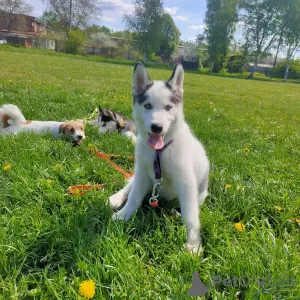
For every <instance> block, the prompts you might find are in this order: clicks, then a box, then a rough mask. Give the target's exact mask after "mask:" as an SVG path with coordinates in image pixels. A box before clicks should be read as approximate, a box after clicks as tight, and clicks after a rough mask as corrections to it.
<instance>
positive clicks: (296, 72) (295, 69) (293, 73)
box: [274, 59, 300, 79]
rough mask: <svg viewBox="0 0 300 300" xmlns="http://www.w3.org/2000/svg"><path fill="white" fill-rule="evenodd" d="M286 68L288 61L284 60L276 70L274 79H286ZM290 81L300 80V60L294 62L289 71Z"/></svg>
mask: <svg viewBox="0 0 300 300" xmlns="http://www.w3.org/2000/svg"><path fill="white" fill-rule="evenodd" d="M285 68H286V60H282V61H281V62H280V64H279V65H277V66H276V68H275V70H274V77H276V78H284V74H285ZM289 78H290V79H300V59H297V60H293V61H292V63H291V65H290V69H289Z"/></svg>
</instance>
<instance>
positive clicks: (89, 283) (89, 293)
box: [79, 280, 96, 299]
mask: <svg viewBox="0 0 300 300" xmlns="http://www.w3.org/2000/svg"><path fill="white" fill-rule="evenodd" d="M95 289H96V287H95V281H94V280H85V281H83V282H81V283H80V285H79V295H80V296H82V297H84V298H86V299H92V298H93V297H94V295H95Z"/></svg>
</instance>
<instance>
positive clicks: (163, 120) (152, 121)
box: [132, 63, 184, 149]
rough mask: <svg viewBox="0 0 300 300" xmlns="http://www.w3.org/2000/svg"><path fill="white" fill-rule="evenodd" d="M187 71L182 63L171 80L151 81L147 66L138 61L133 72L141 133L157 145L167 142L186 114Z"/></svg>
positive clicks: (134, 104)
mask: <svg viewBox="0 0 300 300" xmlns="http://www.w3.org/2000/svg"><path fill="white" fill-rule="evenodd" d="M183 79H184V71H183V68H182V65H181V64H178V65H177V66H176V67H175V69H174V71H173V74H172V76H171V78H170V79H169V80H168V81H151V80H150V78H149V75H148V73H147V72H146V70H145V67H144V66H143V65H142V64H141V63H138V64H137V65H136V66H135V68H134V72H133V78H132V94H133V113H134V118H135V121H136V123H137V129H138V131H139V132H138V134H140V135H141V136H142V137H144V138H147V143H148V145H149V146H151V147H152V148H154V149H161V148H162V147H163V146H164V136H165V135H171V131H172V128H173V125H174V124H175V122H176V121H177V120H178V119H180V118H183V109H182V98H183Z"/></svg>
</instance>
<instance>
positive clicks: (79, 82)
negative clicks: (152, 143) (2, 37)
mask: <svg viewBox="0 0 300 300" xmlns="http://www.w3.org/2000/svg"><path fill="white" fill-rule="evenodd" d="M0 67H1V71H0V105H2V104H4V103H14V104H16V105H18V106H19V107H20V108H21V109H22V111H23V113H24V115H25V116H26V118H27V119H29V120H30V119H37V120H68V119H75V118H84V117H87V116H89V115H90V114H91V112H92V111H93V110H94V109H95V107H96V106H97V105H98V104H101V105H102V106H107V107H109V108H111V109H114V110H119V111H121V112H122V113H124V114H125V115H127V116H131V75H132V71H133V69H132V66H126V65H117V64H109V63H103V62H102V63H100V62H93V61H88V60H84V59H79V58H78V57H72V56H68V55H47V53H45V54H43V53H39V52H38V51H34V52H30V51H27V52H21V51H14V52H12V51H9V50H5V49H2V50H1V49H0ZM148 71H149V74H150V77H151V78H154V79H167V78H168V77H169V76H170V75H171V72H170V71H169V70H161V69H155V68H153V69H152V68H149V69H148ZM184 89H185V98H184V102H185V115H186V120H187V122H188V123H189V124H190V126H191V128H192V130H193V132H194V134H195V135H196V136H197V137H198V138H199V139H200V140H201V141H202V143H203V144H204V146H205V148H206V150H207V153H208V157H209V159H210V161H211V166H212V168H211V173H210V184H209V191H210V196H209V197H208V198H207V200H206V202H205V204H204V205H203V206H202V208H201V222H202V239H203V245H204V251H203V253H202V254H201V255H200V256H199V257H194V256H191V255H190V254H189V253H187V252H186V251H185V228H184V226H182V224H181V222H180V220H179V219H178V218H172V217H171V216H170V214H169V213H168V210H167V209H165V210H153V209H151V208H149V207H147V206H145V207H143V208H142V209H140V210H139V211H138V213H137V214H136V216H135V218H134V219H133V220H132V221H130V222H128V223H122V222H121V223H114V222H112V221H111V220H110V219H111V214H112V212H111V211H110V209H109V207H108V206H107V199H108V197H109V195H111V194H112V193H114V192H115V191H117V190H118V189H119V188H121V187H122V186H123V184H124V178H123V176H122V175H121V174H119V173H118V172H116V171H115V170H114V169H113V168H111V167H110V166H109V165H108V164H107V163H105V162H104V161H102V160H100V159H98V158H97V156H96V155H95V154H94V153H89V151H88V150H89V146H90V147H91V145H89V144H92V145H93V147H95V148H97V149H99V150H101V151H102V152H105V153H116V154H122V155H124V156H125V155H132V154H133V153H134V145H133V144H132V143H130V142H129V141H128V140H127V139H125V138H123V137H121V136H120V135H118V134H111V135H102V136H98V135H97V129H95V128H92V127H87V128H86V134H87V139H86V141H85V142H84V144H83V145H82V146H80V147H77V148H72V147H71V145H70V144H69V143H66V142H64V141H61V140H56V139H54V138H53V137H52V136H50V135H45V136H35V135H28V134H27V135H19V136H15V137H5V138H4V137H0V149H1V152H0V184H1V189H0V209H1V217H0V299H5V300H6V299H47V300H48V299H64V300H65V299H80V296H78V288H79V284H80V283H81V282H82V281H84V280H94V281H95V283H96V294H95V297H94V299H109V298H112V299H186V298H188V289H189V287H190V286H191V284H192V274H193V273H194V272H198V273H199V274H200V278H201V281H202V283H203V284H205V285H206V286H208V287H209V288H210V289H209V292H208V293H207V296H206V298H207V299H300V223H299V222H300V220H299V219H300V195H299V186H300V171H299V167H300V165H299V164H300V160H299V158H300V155H299V149H300V141H299V134H300V133H299V128H300V117H299V112H300V85H297V84H289V83H278V82H277V83H272V82H262V81H249V80H243V79H232V78H221V77H213V76H205V75H200V74H193V73H188V72H187V73H186V76H185V83H184ZM118 163H119V164H120V165H121V166H122V167H123V168H125V169H126V170H128V171H132V170H133V163H132V162H131V161H129V160H127V159H126V158H122V159H120V160H119V161H118ZM87 183H89V184H95V183H106V186H105V188H102V189H101V190H99V191H89V192H87V193H85V194H84V195H83V196H70V195H68V194H67V189H68V187H69V186H71V185H75V184H87ZM236 223H240V227H239V229H243V230H237V229H236ZM241 224H242V225H241ZM243 225H244V226H243ZM216 276H219V277H216ZM242 277H243V280H241V279H240V278H242ZM233 278H238V280H237V281H235V282H234V281H233V280H232V279H233ZM226 279H227V280H226ZM250 279H251V280H250Z"/></svg>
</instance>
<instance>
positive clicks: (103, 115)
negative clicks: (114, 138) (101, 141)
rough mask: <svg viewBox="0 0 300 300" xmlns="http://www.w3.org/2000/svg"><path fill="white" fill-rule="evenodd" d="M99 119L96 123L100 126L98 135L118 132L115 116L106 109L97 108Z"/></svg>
mask: <svg viewBox="0 0 300 300" xmlns="http://www.w3.org/2000/svg"><path fill="white" fill-rule="evenodd" d="M98 110H99V117H98V123H99V125H100V129H99V133H105V132H113V131H118V126H117V120H116V115H115V114H114V113H113V112H112V111H111V110H109V109H107V108H102V107H101V106H100V105H99V107H98Z"/></svg>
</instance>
